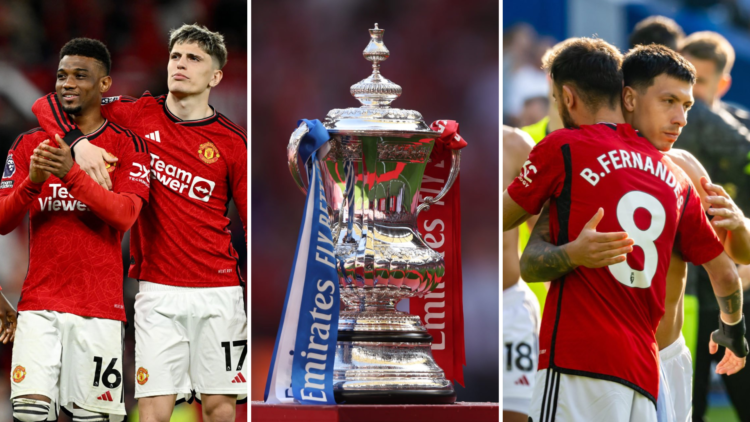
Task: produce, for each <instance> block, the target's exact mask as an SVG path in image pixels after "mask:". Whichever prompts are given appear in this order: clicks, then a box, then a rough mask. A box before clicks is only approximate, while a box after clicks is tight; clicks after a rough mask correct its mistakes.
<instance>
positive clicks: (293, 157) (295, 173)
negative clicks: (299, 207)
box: [286, 123, 309, 195]
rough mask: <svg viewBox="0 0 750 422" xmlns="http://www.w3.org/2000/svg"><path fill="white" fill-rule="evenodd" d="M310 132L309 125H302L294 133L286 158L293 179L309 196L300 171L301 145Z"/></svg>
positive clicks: (290, 139)
mask: <svg viewBox="0 0 750 422" xmlns="http://www.w3.org/2000/svg"><path fill="white" fill-rule="evenodd" d="M307 132H309V129H308V127H307V124H305V123H302V124H301V125H299V127H298V128H297V129H295V130H294V132H292V136H291V138H289V145H288V146H287V147H286V157H287V161H288V162H289V172H290V173H292V179H294V181H295V182H296V183H297V186H298V187H299V188H300V190H301V191H302V193H303V194H305V195H307V187H306V186H305V182H304V181H303V179H302V173H301V172H300V170H299V164H298V162H299V143H300V141H301V140H302V137H303V136H305V135H306V134H307Z"/></svg>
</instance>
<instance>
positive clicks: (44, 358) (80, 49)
mask: <svg viewBox="0 0 750 422" xmlns="http://www.w3.org/2000/svg"><path fill="white" fill-rule="evenodd" d="M110 66H111V60H110V56H109V52H108V51H107V48H106V47H105V46H104V44H102V43H101V42H99V41H96V40H91V39H85V38H78V39H74V40H72V41H70V42H68V43H67V44H65V46H63V48H62V50H61V51H60V64H59V68H58V70H57V83H56V85H55V88H56V94H54V96H55V98H58V99H62V100H63V101H64V102H65V103H66V105H65V107H64V111H65V112H66V113H68V114H69V115H70V117H69V118H70V121H71V122H75V124H76V125H77V126H78V127H79V128H80V130H81V131H82V133H85V134H86V136H88V138H89V140H90V141H91V143H92V144H94V145H97V146H98V147H100V148H102V149H104V150H105V151H108V153H110V154H113V155H115V156H117V157H118V158H119V161H118V163H117V164H116V165H115V166H112V167H111V179H112V186H113V191H112V192H110V191H107V190H106V189H104V188H102V187H101V186H99V185H98V184H97V183H96V182H95V181H94V180H92V179H91V178H90V177H89V176H87V175H86V173H85V172H84V171H83V170H81V169H80V167H79V166H78V165H77V164H75V163H74V161H73V158H72V156H71V151H70V148H69V147H68V146H67V144H65V143H64V142H62V140H61V139H59V138H58V140H57V141H58V143H57V146H59V148H54V147H52V145H53V144H51V143H50V142H49V141H48V140H47V139H48V138H49V136H50V135H48V134H47V133H45V132H44V131H42V130H41V129H39V128H37V129H34V130H31V131H29V132H26V133H24V134H22V135H21V136H19V137H18V138H17V139H16V141H15V142H14V143H13V145H12V146H11V149H10V152H9V153H8V158H7V161H6V165H5V170H4V173H3V178H2V182H1V183H0V233H2V234H7V233H9V232H10V231H12V230H13V229H14V228H15V227H16V226H18V224H19V223H20V222H21V220H22V219H23V217H24V215H25V214H26V212H27V211H28V212H29V226H30V227H29V231H30V239H29V247H30V252H29V270H28V273H27V275H26V279H25V280H24V284H23V290H22V296H21V301H20V303H19V304H18V310H19V318H18V328H17V332H16V339H15V344H14V345H13V357H12V366H11V368H12V372H11V402H12V406H13V418H14V420H16V421H24V422H30V421H46V420H57V414H58V411H59V410H60V408H63V409H64V410H65V411H67V412H68V413H69V414H72V417H73V421H75V422H83V421H86V422H90V421H105V420H106V421H121V420H123V418H124V416H125V405H124V391H125V390H124V387H123V383H122V381H123V377H122V351H123V332H124V331H123V323H124V321H125V306H124V304H123V297H122V294H123V293H122V270H123V268H122V252H121V242H122V236H123V234H124V233H125V232H126V231H127V230H128V229H129V228H130V226H131V225H132V224H133V223H134V222H135V219H136V217H137V216H138V213H139V212H140V210H141V208H142V206H143V205H144V204H145V203H146V202H147V201H148V198H149V180H148V178H138V177H133V174H134V173H133V171H134V170H136V169H141V168H146V169H148V167H149V160H150V157H149V154H148V147H147V145H146V142H145V141H144V140H143V139H141V138H139V137H138V136H136V135H134V134H133V133H132V132H130V131H129V130H126V129H123V128H122V127H120V126H117V125H116V124H114V123H112V122H110V121H109V120H106V119H105V118H104V117H103V116H102V115H101V112H100V108H101V99H102V94H103V93H104V92H106V91H107V90H108V89H109V87H110V85H111V83H112V79H111V78H110V76H109V70H110ZM48 418H49V419H48Z"/></svg>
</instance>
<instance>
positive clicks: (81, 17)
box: [0, 0, 247, 422]
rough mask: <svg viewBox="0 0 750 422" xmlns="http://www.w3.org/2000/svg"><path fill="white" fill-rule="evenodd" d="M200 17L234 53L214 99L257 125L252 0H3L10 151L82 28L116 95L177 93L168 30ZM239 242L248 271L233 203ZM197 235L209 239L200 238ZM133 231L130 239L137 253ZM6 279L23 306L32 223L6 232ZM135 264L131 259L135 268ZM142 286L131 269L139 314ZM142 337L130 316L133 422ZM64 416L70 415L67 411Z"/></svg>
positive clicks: (2, 398) (4, 376)
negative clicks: (169, 68) (250, 58)
mask: <svg viewBox="0 0 750 422" xmlns="http://www.w3.org/2000/svg"><path fill="white" fill-rule="evenodd" d="M194 22H197V23H199V24H202V25H206V26H207V27H209V28H210V29H211V30H213V31H219V32H220V33H222V34H223V35H224V37H225V39H226V44H227V49H228V51H229V62H228V63H227V65H226V67H224V79H223V80H222V82H221V84H220V85H219V86H218V87H217V88H216V89H215V90H214V92H212V93H211V100H210V103H211V105H213V106H214V107H215V108H216V109H217V110H219V111H221V112H222V113H223V114H225V115H226V116H227V117H229V118H230V119H231V120H232V121H234V122H235V123H236V124H238V125H240V126H242V127H247V3H246V2H245V1H242V0H134V1H127V2H124V1H115V0H111V1H104V0H79V1H48V0H0V81H2V82H1V83H0V154H1V155H2V157H3V160H4V159H5V158H4V157H5V155H6V153H7V151H8V149H9V148H10V146H11V144H12V143H13V141H14V140H15V139H16V137H17V136H18V135H19V134H20V133H22V132H25V131H27V130H29V129H31V128H34V127H36V126H38V124H37V122H36V119H35V118H34V116H33V114H32V113H31V105H32V104H33V103H34V101H35V100H36V99H37V98H39V97H40V96H42V95H43V94H46V93H48V92H52V91H54V86H55V85H54V84H55V73H56V70H57V64H58V61H59V59H58V52H59V50H60V47H62V45H63V44H64V43H65V42H67V41H68V40H70V39H71V38H75V37H89V38H96V39H99V40H101V41H103V42H104V43H105V44H106V45H107V46H108V47H109V50H110V53H111V54H112V73H111V75H112V79H113V84H112V89H111V90H110V91H109V93H108V94H107V95H112V96H114V95H120V94H126V95H131V96H134V97H140V96H141V94H142V93H143V92H144V91H146V90H150V91H151V92H152V93H154V94H158V95H161V94H164V93H166V92H167V77H166V65H167V59H168V50H167V41H168V38H167V37H168V32H169V30H170V29H171V28H176V27H179V26H180V25H182V24H183V23H194ZM230 216H231V219H232V225H231V229H232V241H233V243H234V247H235V249H236V250H237V252H238V253H239V255H240V258H241V264H242V273H243V277H244V278H245V279H247V265H246V264H247V262H246V259H245V257H246V256H247V248H246V245H245V239H244V235H243V232H242V224H241V222H240V219H239V216H238V214H237V210H236V208H234V205H232V206H231V210H230ZM196 241H199V240H198V239H196ZM128 248H129V238H128V236H127V235H126V237H125V240H124V241H123V246H122V250H123V259H126V258H127V257H128ZM0 256H2V258H3V259H2V263H0V286H2V288H3V293H4V294H5V295H6V296H7V297H8V299H9V300H10V301H11V303H13V304H14V305H15V304H16V303H17V302H18V297H19V295H20V292H21V286H22V284H23V279H24V276H25V275H26V269H27V266H28V227H27V222H24V224H23V225H22V226H21V227H19V228H18V229H16V230H15V231H13V232H12V233H10V234H8V235H7V236H1V237H0ZM125 268H126V270H127V266H126V267H125ZM137 290H138V286H137V283H136V281H135V280H133V279H129V278H127V277H126V279H125V282H124V291H125V309H126V310H127V313H128V320H129V321H133V303H134V300H135V294H136V293H137ZM134 353H135V342H134V338H133V325H132V323H131V324H129V325H128V329H127V331H126V345H125V358H124V359H125V360H124V364H125V369H124V373H125V399H126V407H127V409H128V413H129V419H128V421H137V420H138V416H137V402H136V401H135V400H134V399H133V388H134V387H133V385H134V375H135V369H134V367H133V365H134ZM10 362H11V346H10V345H5V346H3V345H0V380H1V381H0V420H4V421H10V420H12V411H11V407H10V400H9V397H10V384H9V383H10V381H9V380H10V376H9V371H10ZM246 408H247V406H238V415H237V420H243V421H244V420H246V419H247V410H246ZM59 420H60V421H68V420H69V419H68V417H67V416H66V415H64V414H62V415H60V419H59ZM200 420H201V418H200V410H199V408H198V407H197V404H193V405H185V404H183V405H180V406H177V408H176V411H175V414H174V416H173V417H172V421H178V422H195V421H200Z"/></svg>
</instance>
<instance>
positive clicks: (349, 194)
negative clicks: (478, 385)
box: [288, 24, 460, 404]
mask: <svg viewBox="0 0 750 422" xmlns="http://www.w3.org/2000/svg"><path fill="white" fill-rule="evenodd" d="M383 32H384V30H382V29H378V27H377V24H375V29H371V30H370V36H371V40H370V43H369V44H368V45H367V48H366V49H365V51H364V53H363V54H364V56H365V58H366V59H367V60H369V61H371V62H372V63H373V72H372V74H371V75H370V76H369V77H368V78H366V79H364V80H362V81H360V82H358V83H357V84H355V85H353V86H352V87H351V93H352V95H353V96H354V97H355V98H357V99H358V100H359V101H360V102H361V103H362V106H361V107H358V108H347V109H334V110H331V111H330V112H329V113H328V115H327V116H326V119H325V122H324V126H325V127H326V129H327V130H328V133H329V134H330V135H331V138H332V139H331V140H330V141H329V147H330V148H329V149H328V151H327V153H326V154H325V156H324V157H322V159H321V161H320V162H319V164H318V165H319V169H320V174H321V177H322V179H323V187H324V191H325V197H326V201H327V203H328V207H329V209H328V214H329V217H330V221H331V229H332V230H331V231H332V235H333V242H334V244H335V255H336V261H337V262H336V266H337V272H338V277H339V286H340V295H341V299H342V301H343V302H344V304H345V307H346V308H345V310H343V311H342V312H341V313H340V316H339V328H338V329H339V331H338V343H337V346H336V357H335V364H334V394H335V395H336V399H337V401H338V402H345V403H368V404H394V403H401V404H427V403H453V402H455V400H456V394H455V391H454V389H453V385H452V384H451V382H450V381H448V380H447V379H446V378H445V374H444V373H443V371H442V370H441V369H440V367H439V366H438V365H437V364H436V363H435V360H434V359H433V357H432V352H431V349H430V346H431V342H432V336H430V335H429V334H428V333H427V330H426V329H425V327H424V326H423V324H422V322H421V321H420V319H419V317H417V316H413V315H409V314H408V313H404V312H399V311H397V310H396V309H395V305H396V303H397V302H398V301H400V300H402V299H406V298H410V297H417V296H423V295H424V294H426V293H427V292H429V291H431V290H433V289H435V287H436V286H437V285H438V284H439V283H440V282H441V280H442V277H443V275H444V273H445V264H444V260H443V257H442V256H441V255H440V254H439V253H437V252H435V251H434V250H433V249H431V248H430V247H429V246H428V245H427V244H426V243H425V242H424V240H423V239H422V237H421V235H420V234H419V231H418V229H417V216H418V214H419V212H420V211H422V210H424V209H426V208H427V207H429V205H430V204H432V203H435V202H437V201H439V200H440V198H442V197H443V196H444V195H445V194H446V193H447V191H448V190H449V189H450V187H451V185H452V184H453V182H454V181H455V178H456V176H457V175H458V168H459V162H460V160H459V158H460V154H459V153H458V152H457V151H456V152H454V153H453V162H452V167H451V173H450V177H449V180H448V181H447V183H446V184H445V186H444V187H443V190H442V191H441V192H440V193H439V194H438V195H436V196H435V197H434V198H425V199H424V201H423V202H424V203H423V204H421V205H420V204H419V199H420V196H419V195H420V194H419V190H420V186H421V183H422V176H423V174H424V170H425V167H426V165H427V162H428V161H429V157H430V153H431V152H432V148H433V146H434V145H435V139H436V138H437V137H438V136H440V133H439V132H436V131H433V130H431V129H430V127H429V126H428V125H427V124H426V123H425V122H424V120H422V115H421V114H420V113H418V112H416V111H413V110H401V109H395V108H390V107H389V104H390V103H391V102H392V101H393V100H395V99H396V98H397V97H398V96H399V95H401V87H400V86H398V85H396V84H395V83H393V82H391V81H389V80H388V79H386V78H384V77H383V76H382V75H381V74H380V63H381V62H382V61H384V60H385V59H387V58H388V57H389V55H390V53H389V51H388V49H387V48H385V45H384V44H383ZM304 126H305V125H304V124H303V125H302V126H301V128H300V129H298V130H297V131H295V132H294V134H292V138H291V140H290V143H289V149H288V151H289V153H288V157H289V168H290V170H291V171H292V175H293V177H294V178H295V180H296V181H297V183H298V184H299V185H300V187H301V188H302V189H303V191H304V190H305V187H304V185H303V184H302V183H301V181H302V178H301V176H300V173H299V168H298V163H297V152H296V149H297V145H298V144H299V140H300V139H301V138H302V136H304V134H305V133H306V128H305V127H304Z"/></svg>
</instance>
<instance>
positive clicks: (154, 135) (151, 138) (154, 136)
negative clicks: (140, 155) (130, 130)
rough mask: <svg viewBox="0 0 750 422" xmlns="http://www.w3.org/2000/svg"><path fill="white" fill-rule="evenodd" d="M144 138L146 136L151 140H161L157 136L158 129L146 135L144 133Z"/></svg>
mask: <svg viewBox="0 0 750 422" xmlns="http://www.w3.org/2000/svg"><path fill="white" fill-rule="evenodd" d="M146 138H148V139H150V140H152V141H156V142H161V138H160V137H159V131H158V130H157V131H156V132H151V133H149V134H148V135H146Z"/></svg>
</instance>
